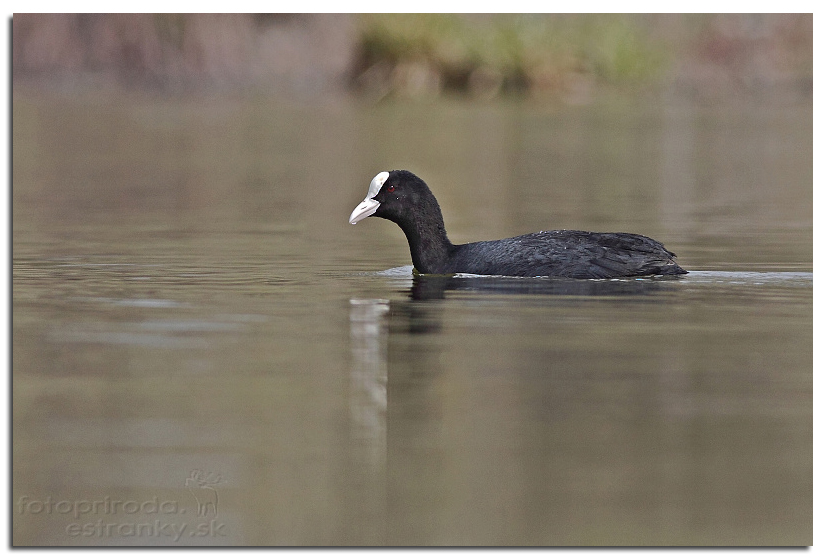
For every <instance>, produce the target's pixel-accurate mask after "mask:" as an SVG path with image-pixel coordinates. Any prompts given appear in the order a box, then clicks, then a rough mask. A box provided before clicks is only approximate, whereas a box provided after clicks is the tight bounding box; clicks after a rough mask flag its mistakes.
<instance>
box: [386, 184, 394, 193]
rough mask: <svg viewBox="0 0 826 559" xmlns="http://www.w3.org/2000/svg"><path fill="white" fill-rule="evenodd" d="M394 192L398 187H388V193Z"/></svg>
mask: <svg viewBox="0 0 826 559" xmlns="http://www.w3.org/2000/svg"><path fill="white" fill-rule="evenodd" d="M394 190H396V187H395V186H393V185H392V184H391V185H390V186H388V187H387V192H393V191H394Z"/></svg>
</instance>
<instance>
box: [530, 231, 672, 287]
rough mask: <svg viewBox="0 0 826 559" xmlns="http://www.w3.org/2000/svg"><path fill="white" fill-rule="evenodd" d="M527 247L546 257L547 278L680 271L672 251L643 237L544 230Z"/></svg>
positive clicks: (617, 275) (613, 276)
mask: <svg viewBox="0 0 826 559" xmlns="http://www.w3.org/2000/svg"><path fill="white" fill-rule="evenodd" d="M527 237H534V235H527ZM530 244H531V245H534V246H535V250H536V251H537V252H538V253H539V254H538V256H539V255H542V254H544V255H545V256H546V257H547V258H548V260H547V267H546V269H547V271H548V275H562V276H565V277H573V278H594V279H598V278H615V277H627V276H644V275H650V274H668V273H681V272H682V268H680V267H679V266H677V264H676V263H675V262H674V260H673V258H674V254H673V253H672V252H669V251H668V250H666V248H665V247H664V246H663V245H662V243H660V242H658V241H655V240H654V239H651V238H648V237H645V236H643V235H635V234H631V233H590V232H587V231H548V232H543V233H537V234H535V238H533V239H531V241H530ZM560 244H561V245H564V246H563V248H562V249H561V254H560V253H559V252H558V251H560ZM543 246H544V247H548V248H546V250H543V248H542V247H543ZM550 247H554V248H553V249H552V248H550Z"/></svg>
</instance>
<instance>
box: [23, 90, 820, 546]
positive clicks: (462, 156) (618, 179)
mask: <svg viewBox="0 0 826 559" xmlns="http://www.w3.org/2000/svg"><path fill="white" fill-rule="evenodd" d="M13 117H14V134H13V141H14V162H13V163H14V176H13V181H14V185H13V186H14V188H13V194H12V200H13V220H14V221H13V257H14V261H13V282H14V285H13V304H14V311H13V313H14V314H13V340H12V342H13V346H12V348H13V363H12V364H13V372H14V378H13V385H12V388H13V421H14V427H13V433H12V434H13V452H14V458H13V473H14V479H13V485H12V493H13V495H12V499H13V501H12V519H13V541H14V543H15V544H18V545H93V546H94V545H581V544H585V545H602V544H610V545H624V544H634V545H636V544H639V545H671V544H683V545H717V544H726V545H749V544H759V545H765V544H775V545H807V544H811V543H812V343H813V338H812V294H813V276H812V205H811V204H812V202H811V200H812V144H811V138H812V135H811V134H812V118H811V107H800V106H771V107H765V106H759V105H755V106H751V105H749V104H737V105H736V106H721V107H700V106H692V105H685V104H683V103H679V102H676V101H668V102H660V101H657V102H652V103H648V102H646V103H634V102H630V101H626V102H623V103H620V104H618V105H617V104H605V105H597V106H595V107H587V108H578V107H577V108H561V107H549V106H546V105H538V104H531V103H513V104H495V105H482V104H470V105H465V104H459V103H457V102H451V101H446V102H438V103H436V102H434V103H420V104H410V103H402V102H398V103H386V104H383V105H379V106H360V105H357V104H354V103H350V102H344V101H341V102H336V103H330V104H324V105H322V106H312V107H308V106H301V105H289V104H284V103H282V102H278V101H274V100H270V99H258V100H245V101H226V100H215V99H212V100H210V99H198V100H190V101H168V100H157V99H147V98H94V99H93V98H87V99H83V100H68V99H54V98H43V97H37V96H31V95H23V94H21V93H16V94H15V100H14V105H13ZM390 168H409V169H411V170H413V171H414V172H416V173H417V174H419V175H420V176H422V177H423V178H424V179H425V180H426V181H428V182H429V184H430V185H431V187H432V189H433V190H434V192H435V193H436V195H437V197H438V198H439V200H440V202H441V204H442V207H443V211H444V213H445V216H446V221H447V229H448V233H449V234H450V236H451V239H452V240H453V241H454V242H466V241H472V240H482V239H492V238H501V237H506V236H510V235H516V234H520V233H525V232H530V231H535V230H540V229H549V228H565V227H567V228H581V229H593V230H621V231H632V232H637V233H642V234H646V235H650V236H652V237H654V238H657V239H659V240H661V241H663V242H664V243H665V244H666V246H667V247H668V248H670V249H671V250H673V251H675V252H676V253H677V254H678V255H679V260H678V261H679V262H680V264H681V265H683V267H685V268H686V269H688V270H690V271H691V273H690V274H689V275H688V276H685V277H680V278H644V279H624V280H599V281H592V280H582V281H571V280H552V279H547V278H529V279H517V278H484V277H472V276H471V277H468V276H458V277H453V278H447V277H424V276H418V277H415V276H414V275H413V274H412V270H411V268H410V267H409V253H408V251H407V246H406V243H405V241H404V238H403V236H402V233H401V231H399V230H398V228H397V227H396V226H395V225H393V224H391V223H389V222H386V221H383V220H365V221H364V222H362V223H359V224H358V225H357V226H356V227H353V226H350V225H349V224H347V217H348V215H349V213H350V211H351V210H352V208H353V207H354V206H355V205H356V204H357V203H358V202H359V201H360V200H361V199H362V198H363V196H364V192H365V191H366V188H367V185H368V184H369V181H370V179H371V178H372V177H373V176H374V175H375V174H376V173H377V172H378V171H380V170H384V169H390Z"/></svg>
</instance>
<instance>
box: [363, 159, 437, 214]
mask: <svg viewBox="0 0 826 559" xmlns="http://www.w3.org/2000/svg"><path fill="white" fill-rule="evenodd" d="M434 213H436V214H438V217H439V219H440V220H441V217H442V216H441V210H439V204H438V203H437V202H436V198H434V197H433V194H432V193H431V192H430V189H429V188H428V187H427V185H426V184H425V182H424V181H423V180H422V179H420V178H419V177H417V176H416V175H414V174H413V173H411V172H410V171H390V172H387V171H382V172H381V173H379V174H378V175H376V176H375V177H374V178H373V181H372V182H371V183H370V188H369V189H368V190H367V197H366V198H365V199H364V200H363V201H362V202H361V204H359V205H358V206H356V209H354V210H353V213H351V214H350V223H351V224H353V225H355V224H356V223H358V222H359V221H361V220H362V219H364V218H365V217H370V216H371V215H374V216H376V217H383V218H384V219H389V220H390V221H394V222H396V223H398V224H399V225H402V224H403V223H405V222H407V221H409V220H414V219H415V217H416V216H417V215H421V216H424V215H427V214H434Z"/></svg>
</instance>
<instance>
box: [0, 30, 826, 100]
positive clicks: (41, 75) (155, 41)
mask: <svg viewBox="0 0 826 559" xmlns="http://www.w3.org/2000/svg"><path fill="white" fill-rule="evenodd" d="M812 34H813V24H812V14H714V15H704V14H690V15H683V14H656V15H641V14H637V15H623V14H584V15H570V14H566V15H526V14H496V15H453V14H416V15H409V14H362V15H341V14H312V15H299V14H267V15H265V14H257V15H252V14H157V15H153V14H15V15H14V17H13V38H12V46H13V78H14V85H15V86H18V85H25V86H27V87H37V88H55V89H67V88H68V89H71V90H76V89H78V88H80V89H83V88H95V89H100V88H116V89H124V88H125V89H139V90H150V91H158V92H164V93H187V92H212V91H219V92H220V91H226V92H253V93H255V92H272V91H274V90H275V91H279V92H282V93H287V94H291V95H298V96H302V97H303V96H307V95H310V96H312V95H328V94H340V93H350V92H355V93H357V94H359V95H363V96H366V97H368V98H372V99H381V98H384V97H386V96H410V97H422V96H425V97H432V96H439V95H457V96H468V97H474V98H495V97H508V96H523V97H538V98H548V99H555V100H561V101H565V102H572V103H587V102H588V101H589V100H590V99H591V98H592V97H593V96H594V95H595V94H596V93H599V92H600V91H606V90H608V91H610V90H615V89H620V90H638V89H645V90H651V89H658V88H671V89H673V90H675V91H676V92H678V93H683V94H686V95H690V96H712V97H713V96H718V95H726V96H730V95H732V94H738V93H740V94H747V95H764V94H771V95H772V96H777V94H778V93H780V94H783V95H784V96H785V95H792V96H794V97H800V96H803V97H811V91H812V73H813V71H812V59H813V47H812Z"/></svg>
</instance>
